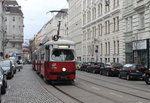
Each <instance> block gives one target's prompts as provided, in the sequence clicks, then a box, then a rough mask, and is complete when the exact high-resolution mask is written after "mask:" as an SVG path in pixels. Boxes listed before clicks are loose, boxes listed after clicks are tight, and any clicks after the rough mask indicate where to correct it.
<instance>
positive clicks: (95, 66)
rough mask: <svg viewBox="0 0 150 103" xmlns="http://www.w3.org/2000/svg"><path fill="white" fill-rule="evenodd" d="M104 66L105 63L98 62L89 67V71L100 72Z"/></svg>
mask: <svg viewBox="0 0 150 103" xmlns="http://www.w3.org/2000/svg"><path fill="white" fill-rule="evenodd" d="M103 67H104V63H101V62H97V63H93V64H92V65H90V66H88V67H87V71H88V72H91V73H100V71H101V68H103Z"/></svg>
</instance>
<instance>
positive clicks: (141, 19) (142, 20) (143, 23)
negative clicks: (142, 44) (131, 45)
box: [139, 12, 145, 29]
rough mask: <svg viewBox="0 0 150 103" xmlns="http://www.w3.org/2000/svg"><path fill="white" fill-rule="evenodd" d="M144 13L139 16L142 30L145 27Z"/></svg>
mask: <svg viewBox="0 0 150 103" xmlns="http://www.w3.org/2000/svg"><path fill="white" fill-rule="evenodd" d="M144 19H145V17H144V12H142V13H140V14H139V28H140V29H142V28H144V26H145V22H144Z"/></svg>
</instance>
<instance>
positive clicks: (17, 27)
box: [3, 0, 24, 56]
mask: <svg viewBox="0 0 150 103" xmlns="http://www.w3.org/2000/svg"><path fill="white" fill-rule="evenodd" d="M3 5H4V8H5V9H4V12H5V14H4V23H5V26H4V29H5V31H6V34H5V36H6V40H7V41H8V43H7V45H6V47H5V55H9V56H12V55H16V54H21V53H22V43H23V32H24V31H23V28H24V23H23V19H24V17H23V13H22V11H21V6H19V5H18V3H17V1H16V0H5V2H4V4H3Z"/></svg>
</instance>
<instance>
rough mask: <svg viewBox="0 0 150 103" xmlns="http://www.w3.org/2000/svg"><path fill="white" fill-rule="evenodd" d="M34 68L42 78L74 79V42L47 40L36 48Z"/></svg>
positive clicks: (52, 79)
mask: <svg viewBox="0 0 150 103" xmlns="http://www.w3.org/2000/svg"><path fill="white" fill-rule="evenodd" d="M36 54H37V60H35V61H37V65H36V66H35V68H36V69H35V70H36V71H37V73H38V74H40V75H42V77H43V78H44V80H46V81H47V80H50V81H55V80H70V81H74V79H75V74H76V66H75V43H74V42H73V41H70V40H58V41H48V42H47V43H45V44H44V45H42V46H40V48H39V49H38V50H37V53H36Z"/></svg>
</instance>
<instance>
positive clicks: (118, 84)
mask: <svg viewBox="0 0 150 103" xmlns="http://www.w3.org/2000/svg"><path fill="white" fill-rule="evenodd" d="M82 76H85V77H89V78H92V79H95V80H101V81H103V82H107V83H111V84H114V85H117V86H122V87H126V88H129V89H134V90H138V91H143V92H146V93H150V91H149V90H143V89H140V88H135V87H131V86H127V85H123V84H120V83H115V82H111V81H108V80H104V79H101V78H96V77H92V76H87V75H84V74H82Z"/></svg>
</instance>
